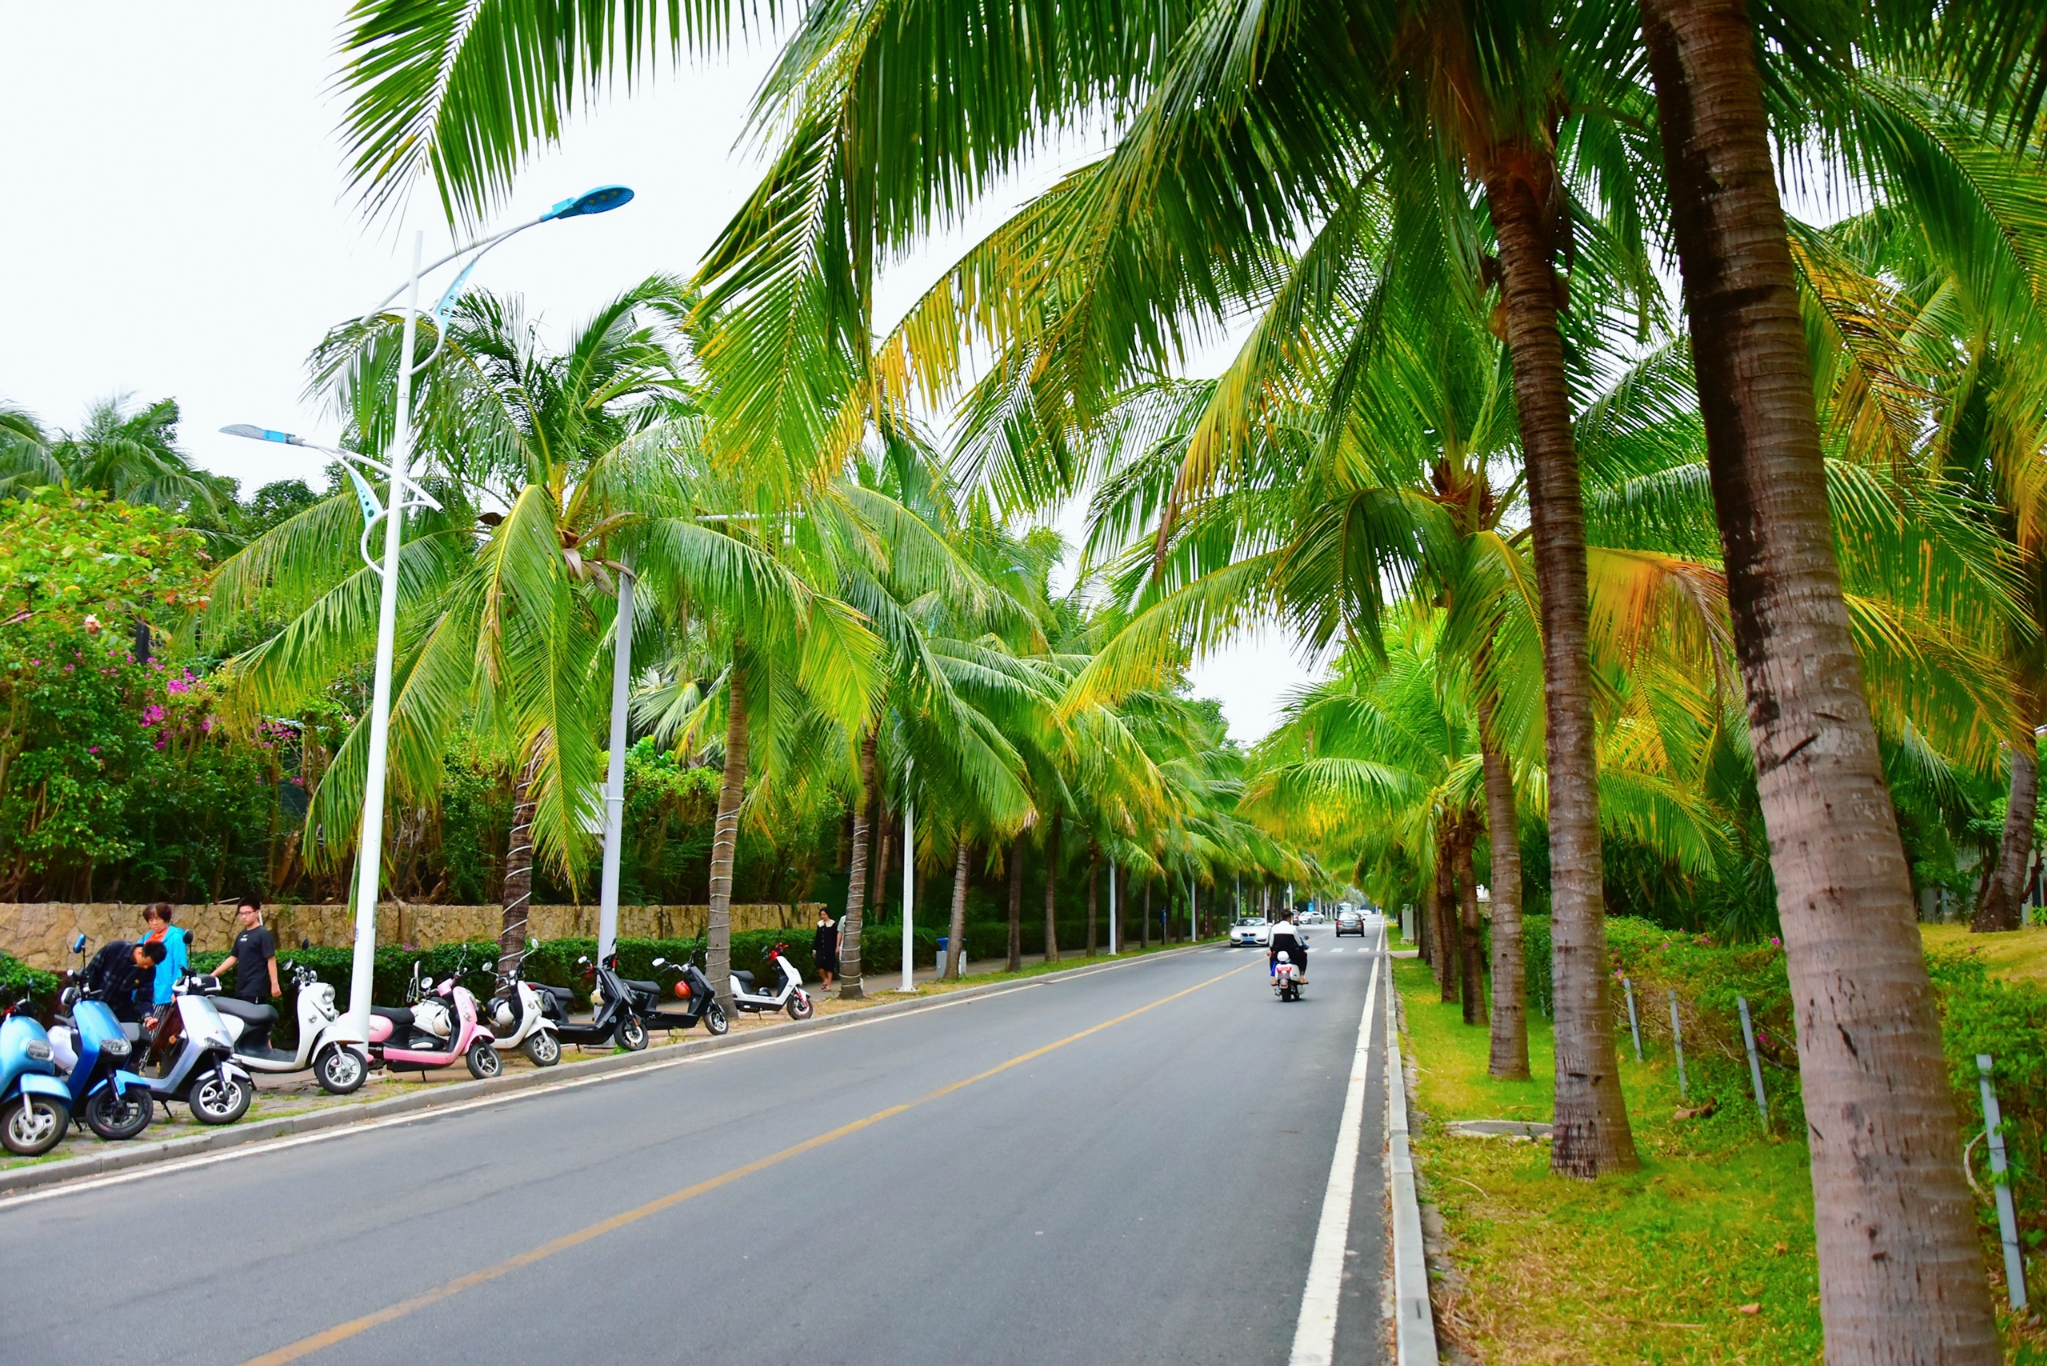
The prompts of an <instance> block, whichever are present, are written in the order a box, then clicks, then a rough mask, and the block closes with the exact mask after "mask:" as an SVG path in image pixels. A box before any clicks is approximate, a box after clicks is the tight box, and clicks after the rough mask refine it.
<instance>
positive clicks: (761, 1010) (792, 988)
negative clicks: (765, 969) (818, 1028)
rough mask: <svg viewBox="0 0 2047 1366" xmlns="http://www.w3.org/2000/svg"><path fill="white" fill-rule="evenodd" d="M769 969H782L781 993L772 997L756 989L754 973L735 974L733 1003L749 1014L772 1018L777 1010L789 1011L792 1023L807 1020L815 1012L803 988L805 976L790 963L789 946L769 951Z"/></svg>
mask: <svg viewBox="0 0 2047 1366" xmlns="http://www.w3.org/2000/svg"><path fill="white" fill-rule="evenodd" d="M768 966H769V967H771V968H778V969H780V975H781V981H780V983H779V986H780V987H781V990H779V991H776V992H774V993H773V994H772V995H770V994H768V993H765V992H756V991H755V990H754V981H753V974H752V973H750V972H735V973H733V974H732V1004H733V1005H735V1006H738V1007H739V1009H740V1010H742V1011H744V1012H745V1013H746V1014H748V1015H772V1014H774V1013H775V1012H776V1011H778V1010H786V1011H788V1012H789V1018H790V1019H792V1020H807V1019H809V1018H810V1016H811V1012H812V1011H813V1010H814V1009H816V1007H814V1006H813V1005H811V1003H810V993H809V992H807V991H805V990H804V989H803V974H802V973H800V972H798V971H796V967H795V965H794V964H793V963H791V962H790V961H789V946H788V945H787V944H777V945H775V947H773V948H772V949H769V950H768Z"/></svg>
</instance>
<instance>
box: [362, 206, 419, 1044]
mask: <svg viewBox="0 0 2047 1366" xmlns="http://www.w3.org/2000/svg"><path fill="white" fill-rule="evenodd" d="M425 245H426V234H425V233H424V232H415V233H414V234H413V235H412V282H411V284H410V286H409V288H408V289H407V291H406V295H405V325H404V327H403V328H402V329H400V333H399V336H400V341H399V354H398V409H397V413H396V417H397V421H396V422H395V423H394V425H393V427H392V430H391V458H390V460H389V462H388V463H389V464H390V467H391V483H390V487H389V489H388V491H387V492H386V494H385V497H386V498H387V499H388V501H389V510H388V511H387V512H385V514H384V570H383V576H384V582H383V586H382V588H381V589H380V590H379V593H378V598H377V663H376V674H375V685H374V687H373V689H372V691H371V694H370V746H369V756H368V759H369V772H368V773H367V774H366V775H365V780H364V784H363V798H362V834H361V839H360V840H359V842H358V848H357V850H356V874H355V960H354V963H353V964H352V966H351V970H350V972H349V977H348V1013H349V1016H350V1018H351V1022H352V1024H353V1026H354V1027H355V1028H357V1029H360V1030H364V1031H367V1030H368V1029H369V1025H370V1004H371V1002H370V993H371V992H372V991H374V990H375V982H376V971H377V891H378V887H377V881H378V878H379V877H380V876H381V875H382V873H383V859H384V776H385V770H386V767H387V765H388V763H389V760H390V749H391V660H392V656H393V655H394V654H395V653H396V652H397V641H398V557H399V554H400V552H401V551H402V550H403V549H404V534H405V481H406V480H407V479H408V478H409V477H410V476H411V473H412V344H413V338H414V336H415V335H416V332H417V329H418V323H419V262H420V256H421V254H422V252H423V250H424V248H425ZM363 1037H367V1034H365V1035H364V1036H363Z"/></svg>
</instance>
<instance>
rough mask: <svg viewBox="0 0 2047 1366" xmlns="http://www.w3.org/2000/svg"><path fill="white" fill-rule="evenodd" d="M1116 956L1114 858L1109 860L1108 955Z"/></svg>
mask: <svg viewBox="0 0 2047 1366" xmlns="http://www.w3.org/2000/svg"><path fill="white" fill-rule="evenodd" d="M1115 956H1116V860H1115V859H1114V858H1111V859H1110V860H1109V957H1111V958H1114V957H1115Z"/></svg>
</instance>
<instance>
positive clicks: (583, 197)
mask: <svg viewBox="0 0 2047 1366" xmlns="http://www.w3.org/2000/svg"><path fill="white" fill-rule="evenodd" d="M632 197H633V192H632V191H631V190H630V189H628V188H626V187H625V186H624V185H599V186H598V187H597V188H596V189H594V190H585V191H584V192H583V193H581V194H579V195H577V196H576V197H575V198H574V199H564V200H563V201H562V202H561V203H559V204H557V205H555V206H554V207H553V208H551V209H549V210H548V211H547V212H546V213H544V214H542V215H540V221H541V222H543V223H547V222H552V221H553V220H554V219H557V218H581V217H583V216H584V215H586V214H593V213H610V212H611V211H612V210H613V209H616V208H620V207H622V206H623V205H625V204H628V203H630V202H631V201H632Z"/></svg>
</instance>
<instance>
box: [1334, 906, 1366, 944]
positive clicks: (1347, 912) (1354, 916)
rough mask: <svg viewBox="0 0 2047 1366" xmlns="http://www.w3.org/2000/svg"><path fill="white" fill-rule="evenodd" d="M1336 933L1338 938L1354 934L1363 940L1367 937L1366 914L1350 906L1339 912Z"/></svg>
mask: <svg viewBox="0 0 2047 1366" xmlns="http://www.w3.org/2000/svg"><path fill="white" fill-rule="evenodd" d="M1336 933H1337V935H1338V937H1341V936H1343V935H1346V934H1354V935H1356V936H1357V937H1358V938H1360V939H1363V938H1364V937H1365V916H1364V912H1362V911H1354V910H1352V909H1350V908H1349V907H1348V906H1346V907H1344V908H1343V909H1342V910H1340V911H1338V912H1337V913H1336Z"/></svg>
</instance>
